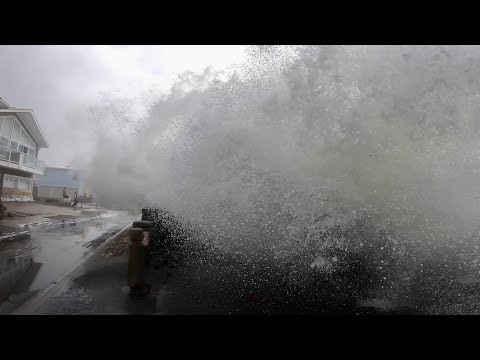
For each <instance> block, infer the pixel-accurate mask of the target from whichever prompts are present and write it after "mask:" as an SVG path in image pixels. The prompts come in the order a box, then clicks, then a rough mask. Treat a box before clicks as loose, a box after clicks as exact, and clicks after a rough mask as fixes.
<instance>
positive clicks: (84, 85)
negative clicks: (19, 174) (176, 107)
mask: <svg viewBox="0 0 480 360" xmlns="http://www.w3.org/2000/svg"><path fill="white" fill-rule="evenodd" d="M243 51H244V47H242V46H230V45H229V46H211V45H208V46H183V45H182V46H175V45H169V46H131V45H128V46H108V45H101V46H100V45H95V46H39V45H36V46H25V45H23V46H0V97H2V98H3V99H4V100H5V101H6V102H7V103H8V104H10V105H11V106H14V107H18V108H31V109H33V110H34V112H35V114H36V116H37V119H38V121H39V123H40V126H41V127H42V129H43V131H44V133H45V136H46V137H47V140H48V142H49V144H50V148H49V149H43V150H41V151H40V159H42V160H44V161H46V162H47V163H48V165H70V162H71V161H72V159H73V158H74V157H75V155H76V154H78V153H82V152H83V151H84V150H88V148H89V146H91V144H90V143H89V142H88V134H87V131H86V130H85V128H84V126H85V124H84V122H82V115H81V112H82V110H83V109H86V108H87V107H88V106H89V105H90V104H94V103H95V102H96V101H98V100H99V92H100V91H105V92H111V91H112V92H113V91H121V92H122V93H123V94H127V95H129V94H133V93H135V92H138V91H140V90H142V89H151V88H156V89H159V91H160V90H161V89H163V90H166V89H168V88H169V86H170V84H171V83H172V81H173V79H174V77H175V76H176V75H178V74H179V73H181V72H183V71H186V70H193V71H196V72H200V71H202V70H203V69H204V68H205V67H207V66H213V67H214V68H217V69H222V68H226V67H228V66H231V65H232V64H234V63H238V62H241V61H242V56H243Z"/></svg>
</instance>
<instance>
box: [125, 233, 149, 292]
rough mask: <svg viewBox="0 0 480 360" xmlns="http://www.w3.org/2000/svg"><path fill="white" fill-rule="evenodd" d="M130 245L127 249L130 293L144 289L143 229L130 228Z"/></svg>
mask: <svg viewBox="0 0 480 360" xmlns="http://www.w3.org/2000/svg"><path fill="white" fill-rule="evenodd" d="M129 236H130V245H129V247H128V275H127V279H128V286H130V289H131V290H132V291H137V290H139V289H141V288H142V287H144V284H143V280H144V279H143V272H144V267H145V248H144V246H143V244H142V240H143V229H141V228H131V229H130V231H129Z"/></svg>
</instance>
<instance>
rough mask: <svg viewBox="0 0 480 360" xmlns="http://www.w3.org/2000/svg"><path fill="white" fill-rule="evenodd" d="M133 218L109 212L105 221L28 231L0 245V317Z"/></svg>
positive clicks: (66, 270)
mask: <svg viewBox="0 0 480 360" xmlns="http://www.w3.org/2000/svg"><path fill="white" fill-rule="evenodd" d="M135 218H136V217H133V216H129V215H128V214H125V213H119V212H109V213H108V214H107V215H106V216H105V217H104V218H101V219H95V220H91V221H87V222H82V223H77V222H75V221H74V220H72V219H65V220H64V221H63V223H62V221H61V220H60V224H57V225H52V226H49V227H46V228H36V229H32V230H31V231H30V239H25V240H19V241H15V242H9V243H6V244H2V245H1V246H0V314H2V313H3V314H5V313H9V312H10V311H11V310H12V308H14V307H18V306H19V305H21V303H22V302H24V301H25V300H27V299H28V298H29V297H31V296H33V295H34V294H36V293H37V292H38V291H39V290H41V289H44V288H46V287H47V286H49V285H50V284H52V283H55V282H56V281H58V280H59V279H60V278H61V277H62V276H64V275H65V274H67V273H69V272H70V271H71V270H73V268H75V266H76V265H77V264H78V263H79V262H80V261H81V259H82V258H83V257H85V256H86V255H88V254H90V253H91V252H92V251H93V250H94V249H96V248H97V247H98V246H99V245H100V244H102V243H103V242H104V241H105V240H107V239H108V238H109V237H110V236H112V235H113V234H115V233H116V232H118V231H119V230H121V229H122V228H123V227H125V226H126V225H128V224H129V223H131V222H132V221H133V220H134V219H135Z"/></svg>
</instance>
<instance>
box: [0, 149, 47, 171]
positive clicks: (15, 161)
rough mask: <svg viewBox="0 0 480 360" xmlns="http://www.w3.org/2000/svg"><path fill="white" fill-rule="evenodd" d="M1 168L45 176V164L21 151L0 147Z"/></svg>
mask: <svg viewBox="0 0 480 360" xmlns="http://www.w3.org/2000/svg"><path fill="white" fill-rule="evenodd" d="M0 166H4V167H7V168H11V169H17V170H21V171H26V172H29V173H32V174H37V175H43V174H44V173H45V163H44V162H43V161H41V160H39V159H37V158H35V157H33V156H30V155H28V154H25V153H23V152H20V151H16V150H12V149H8V148H6V147H3V146H0Z"/></svg>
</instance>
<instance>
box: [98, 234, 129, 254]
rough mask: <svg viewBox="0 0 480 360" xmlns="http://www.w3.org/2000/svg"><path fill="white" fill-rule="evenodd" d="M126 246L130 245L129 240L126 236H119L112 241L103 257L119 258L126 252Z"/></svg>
mask: <svg viewBox="0 0 480 360" xmlns="http://www.w3.org/2000/svg"><path fill="white" fill-rule="evenodd" d="M128 245H130V238H129V236H128V234H125V235H122V236H120V237H119V238H118V239H115V240H113V241H112V242H111V243H110V244H108V246H107V247H106V249H105V250H104V251H103V253H102V256H103V257H110V256H120V255H124V254H126V253H127V252H128Z"/></svg>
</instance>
